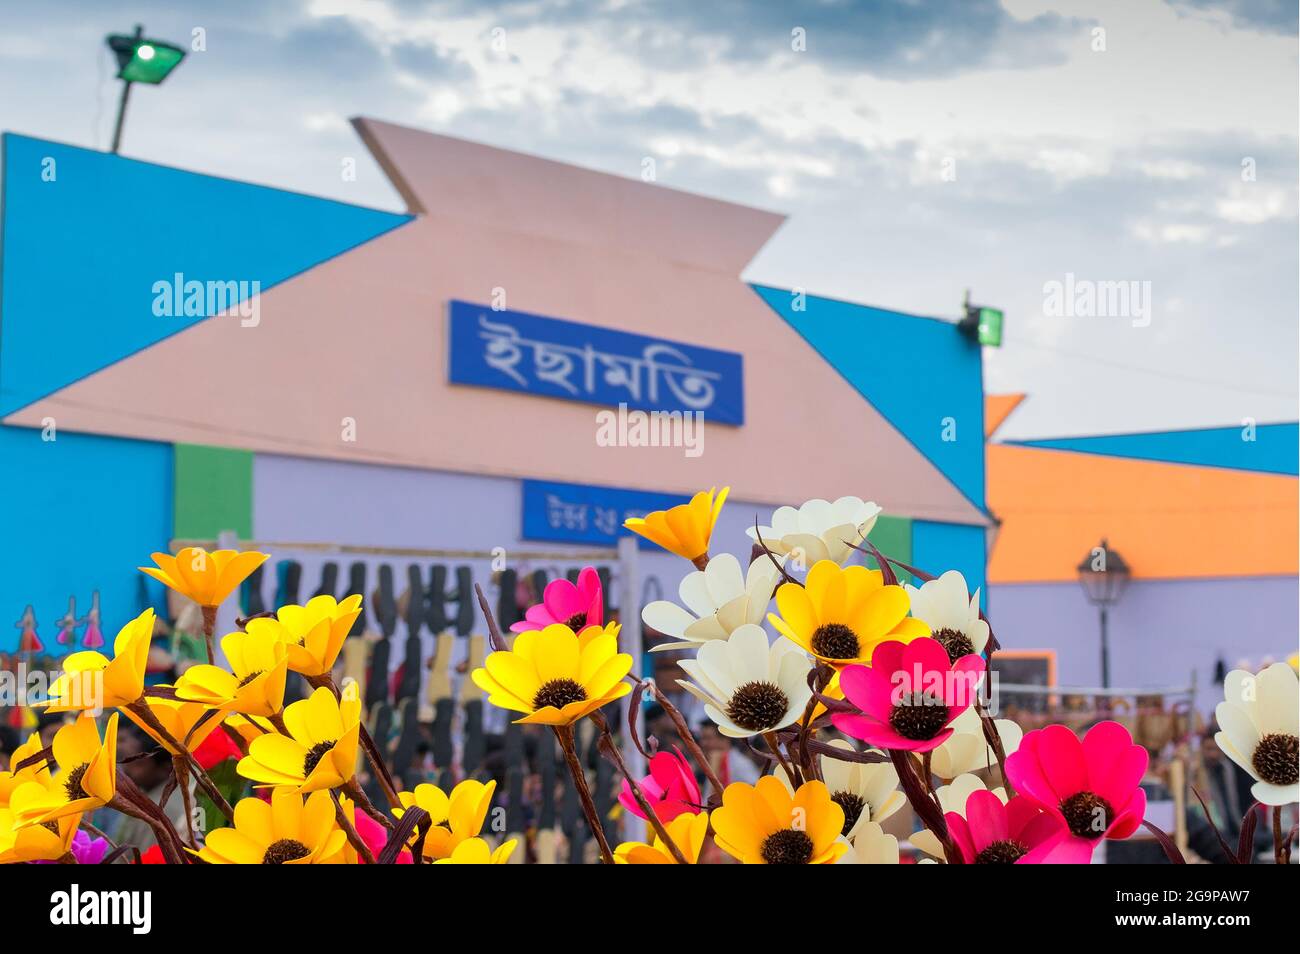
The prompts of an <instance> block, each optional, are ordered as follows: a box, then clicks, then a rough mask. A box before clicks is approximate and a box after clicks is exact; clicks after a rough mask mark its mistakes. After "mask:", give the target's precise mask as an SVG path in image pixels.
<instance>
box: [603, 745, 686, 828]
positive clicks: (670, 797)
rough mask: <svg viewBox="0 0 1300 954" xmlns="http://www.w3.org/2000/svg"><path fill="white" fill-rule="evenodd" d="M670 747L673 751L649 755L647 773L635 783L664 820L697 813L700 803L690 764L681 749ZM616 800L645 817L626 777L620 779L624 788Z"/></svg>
mask: <svg viewBox="0 0 1300 954" xmlns="http://www.w3.org/2000/svg"><path fill="white" fill-rule="evenodd" d="M673 748H674V752H656V753H655V754H654V755H652V756H651V757H650V774H649V775H647V776H646V777H645V778H643V779H640V780H639V782H638V784H639V785H640V786H641V793H642V794H643V795H645V800H646V801H647V802H649V803H650V807H651V808H652V809H653V810H654V813H655V814H656V815H657V816H659V820H660V821H661V822H664V823H667V822H670V821H672V820H673V819H674V818H676V817H677V816H678V815H685V814H687V813H690V814H692V815H695V814H698V813H699V812H700V807H701V805H702V804H703V802H702V801H701V799H700V786H699V783H698V782H696V781H695V773H694V772H692V771H691V765H690V763H689V762H687V761H686V758H685V756H683V755H682V753H681V750H680V749H677V747H676V746H674V747H673ZM618 800H619V802H621V803H622V805H623V807H624V808H626V809H627V810H628V811H630V812H631V813H632V814H633V815H635V816H636V817H637V818H645V817H646V816H645V813H644V812H643V811H641V806H640V805H638V804H637V803H636V796H634V795H633V794H632V786H631V785H629V784H628V783H627V780H626V779H624V780H623V790H622V791H621V792H620V793H619V796H618Z"/></svg>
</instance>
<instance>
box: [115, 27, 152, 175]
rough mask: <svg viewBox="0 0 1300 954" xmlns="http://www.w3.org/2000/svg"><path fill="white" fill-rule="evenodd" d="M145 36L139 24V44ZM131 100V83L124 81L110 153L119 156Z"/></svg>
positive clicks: (137, 36) (137, 38) (137, 31)
mask: <svg viewBox="0 0 1300 954" xmlns="http://www.w3.org/2000/svg"><path fill="white" fill-rule="evenodd" d="M143 36H144V27H143V26H141V25H140V24H139V23H137V24H136V25H135V39H136V41H137V42H138V41H139V40H140V38H141V37H143ZM130 98H131V81H130V80H129V79H124V80H122V98H121V99H119V100H118V101H117V124H116V125H115V126H114V127H113V148H112V149H110V150H109V152H111V153H113V154H114V155H117V149H118V147H119V146H120V145H122V123H123V122H124V121H125V120H126V104H127V100H129V99H130Z"/></svg>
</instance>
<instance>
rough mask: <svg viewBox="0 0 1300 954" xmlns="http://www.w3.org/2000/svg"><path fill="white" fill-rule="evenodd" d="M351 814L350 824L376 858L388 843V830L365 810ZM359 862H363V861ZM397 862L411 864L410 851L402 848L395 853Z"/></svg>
mask: <svg viewBox="0 0 1300 954" xmlns="http://www.w3.org/2000/svg"><path fill="white" fill-rule="evenodd" d="M352 816H353V817H352V826H353V827H354V828H356V830H357V834H358V835H360V836H361V840H362V841H364V842H365V843H366V847H367V848H369V849H370V852H371V854H373V855H374V856H375V857H376V858H378V857H379V853H380V852H381V851H383V850H384V845H385V844H387V843H388V830H387V829H385V828H384V826H383V825H381V824H379V822H377V821H375V820H374V819H373V818H371V817H370V816H369V815H367V814H366V813H365V812H362V811H356V812H353V813H352ZM361 863H362V864H364V863H365V862H361ZM397 863H398V864H399V865H409V864H413V863H414V862H412V860H411V853H410V852H409V851H408V850H406V849H405V848H403V849H402V850H401V851H400V852H399V853H398V855H397Z"/></svg>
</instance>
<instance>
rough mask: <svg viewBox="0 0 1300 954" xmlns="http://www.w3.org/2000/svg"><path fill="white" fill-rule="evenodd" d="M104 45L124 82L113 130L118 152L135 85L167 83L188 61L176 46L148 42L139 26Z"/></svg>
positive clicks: (114, 35) (113, 37) (107, 40)
mask: <svg viewBox="0 0 1300 954" xmlns="http://www.w3.org/2000/svg"><path fill="white" fill-rule="evenodd" d="M104 42H106V43H107V44H108V48H109V49H110V50H112V51H113V54H114V55H115V56H116V57H117V78H118V79H120V80H121V81H122V98H121V99H120V100H118V103H117V124H116V125H115V126H114V127H113V148H112V150H111V151H112V152H114V153H116V152H117V150H118V147H119V146H120V145H121V144H122V123H123V121H124V120H125V119H126V104H127V100H129V99H130V98H131V85H132V84H133V83H147V84H149V85H150V86H157V85H158V84H159V83H161V82H162V81H163V80H165V79H166V78H167V77H168V76H169V75H170V74H171V71H172V70H174V69H175V68H176V67H177V66H178V65H179V64H180V62H181V60H183V59H184V58H185V51H184V50H183V49H181V48H180V47H179V46H176V45H175V44H173V43H164V42H162V41H161V40H146V39H145V38H144V27H142V26H139V25H138V24H137V26H136V28H135V33H133V34H131V35H130V36H127V35H124V34H121V33H115V34H113V35H112V36H109V37H106V38H105V40H104Z"/></svg>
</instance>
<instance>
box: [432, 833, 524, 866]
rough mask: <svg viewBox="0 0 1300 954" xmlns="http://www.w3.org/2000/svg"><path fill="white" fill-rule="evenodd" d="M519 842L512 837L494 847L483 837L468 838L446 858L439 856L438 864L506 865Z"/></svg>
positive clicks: (436, 862)
mask: <svg viewBox="0 0 1300 954" xmlns="http://www.w3.org/2000/svg"><path fill="white" fill-rule="evenodd" d="M518 843H519V842H518V840H517V839H514V838H511V839H510V840H509V841H507V842H505V843H503V844H502V845H501V846H500V847H498V848H495V849H494V848H492V847H491V846H490V845H489V844H488V843H487V842H486V841H484V840H483V839H482V838H466V839H465V840H464V841H462V842H461V843H460V844H459V845H457V846H456V850H455V851H453V852H452V853H451V854H450V855H449V856H448V857H446V858H439V859H438V860H437V861H435V862H434V864H436V865H504V864H507V863H508V862H509V861H510V856H511V855H512V854H514V851H515V845H517V844H518Z"/></svg>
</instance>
